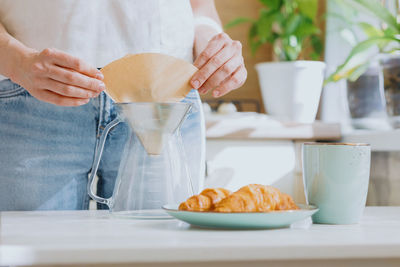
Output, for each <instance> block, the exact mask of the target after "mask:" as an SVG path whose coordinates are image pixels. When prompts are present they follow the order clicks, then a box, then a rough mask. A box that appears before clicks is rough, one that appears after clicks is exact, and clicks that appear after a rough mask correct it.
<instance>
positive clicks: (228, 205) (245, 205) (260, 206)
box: [213, 184, 298, 212]
mask: <svg viewBox="0 0 400 267" xmlns="http://www.w3.org/2000/svg"><path fill="white" fill-rule="evenodd" d="M290 209H298V207H297V206H296V204H295V203H294V201H293V199H292V198H291V197H290V196H289V195H287V194H284V193H281V192H280V191H279V190H278V189H276V188H274V187H272V186H266V185H259V184H250V185H247V186H244V187H242V188H240V189H239V190H238V191H236V192H234V193H233V194H231V195H229V196H228V197H226V198H225V199H223V200H221V201H220V202H218V203H217V204H216V205H215V208H214V209H213V211H216V212H268V211H274V210H290Z"/></svg>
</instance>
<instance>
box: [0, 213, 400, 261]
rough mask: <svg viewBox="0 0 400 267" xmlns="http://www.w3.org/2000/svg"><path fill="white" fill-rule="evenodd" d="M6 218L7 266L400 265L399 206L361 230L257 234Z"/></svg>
mask: <svg viewBox="0 0 400 267" xmlns="http://www.w3.org/2000/svg"><path fill="white" fill-rule="evenodd" d="M0 216H1V217H0V220H1V221H0V222H1V225H0V266H1V265H11V266H17V265H44V264H52V265H57V264H67V265H80V266H88V265H89V264H93V265H97V264H99V263H102V264H104V265H107V264H108V265H109V266H116V265H117V264H121V266H139V265H140V266H143V265H142V264H143V263H147V264H146V265H145V266H150V265H151V264H154V263H158V264H160V263H163V266H187V264H188V263H190V266H265V263H269V264H272V265H268V266H321V264H323V266H324V267H326V266H337V265H338V264H341V263H346V264H351V265H352V266H359V265H357V264H364V265H363V266H373V265H375V264H380V265H379V266H382V264H384V263H386V264H393V265H391V266H400V207H368V208H367V209H366V210H365V214H364V217H363V220H362V222H361V224H359V225H337V226H335V225H311V226H310V227H306V228H292V229H290V228H286V229H277V230H255V231H251V230H248V231H239V230H236V231H234V230H205V229H201V228H194V227H190V226H189V225H187V224H185V223H181V222H179V221H176V220H159V221H156V220H155V221H148V220H128V219H117V218H114V217H111V216H110V215H109V213H108V212H106V211H64V212H62V211H43V212H2V213H0ZM128 264H129V265H128Z"/></svg>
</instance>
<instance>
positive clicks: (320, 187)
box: [303, 143, 371, 224]
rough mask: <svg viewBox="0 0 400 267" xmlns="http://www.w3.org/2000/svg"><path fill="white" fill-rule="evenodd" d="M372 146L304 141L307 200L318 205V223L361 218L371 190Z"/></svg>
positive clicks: (340, 221)
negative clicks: (369, 186)
mask: <svg viewBox="0 0 400 267" xmlns="http://www.w3.org/2000/svg"><path fill="white" fill-rule="evenodd" d="M370 163H371V147H370V145H368V144H350V143H304V144H303V179H304V187H305V193H306V199H307V202H308V203H309V204H313V205H316V206H318V208H319V211H318V212H317V213H315V214H314V215H313V217H312V219H313V222H314V223H327V224H354V223H358V222H359V221H360V218H361V216H362V213H363V211H364V207H365V202H366V199H367V193H368V184H369V173H370Z"/></svg>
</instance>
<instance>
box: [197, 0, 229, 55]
mask: <svg viewBox="0 0 400 267" xmlns="http://www.w3.org/2000/svg"><path fill="white" fill-rule="evenodd" d="M191 5H192V9H193V16H194V17H195V18H196V17H208V18H210V19H212V20H214V21H215V22H216V23H217V24H218V25H220V26H221V20H220V18H219V16H218V12H217V10H216V8H215V4H214V0H191ZM195 26H196V28H195V42H194V44H195V45H194V49H193V53H194V57H195V58H197V56H198V55H199V54H200V53H201V51H203V50H204V48H206V46H207V44H208V42H209V41H210V40H211V39H212V37H214V36H215V35H216V34H218V33H219V31H218V30H217V29H215V27H212V26H209V25H205V24H197V25H195ZM221 28H222V26H221Z"/></svg>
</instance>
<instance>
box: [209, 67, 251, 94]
mask: <svg viewBox="0 0 400 267" xmlns="http://www.w3.org/2000/svg"><path fill="white" fill-rule="evenodd" d="M246 78H247V70H246V68H245V67H244V65H241V66H240V67H239V68H238V69H237V70H236V71H235V72H234V73H233V74H232V75H231V77H229V78H227V79H226V80H225V81H224V82H223V83H222V84H221V85H220V86H219V87H218V88H216V89H215V90H214V91H213V96H214V97H220V96H223V95H225V94H227V93H229V92H230V91H232V90H235V89H237V88H239V87H240V86H242V85H243V84H244V82H245V81H246Z"/></svg>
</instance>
